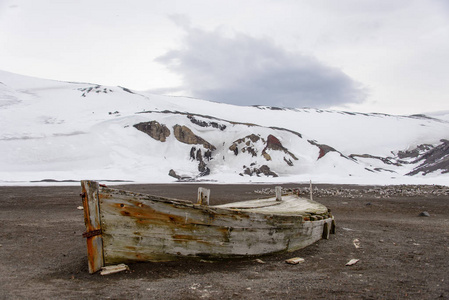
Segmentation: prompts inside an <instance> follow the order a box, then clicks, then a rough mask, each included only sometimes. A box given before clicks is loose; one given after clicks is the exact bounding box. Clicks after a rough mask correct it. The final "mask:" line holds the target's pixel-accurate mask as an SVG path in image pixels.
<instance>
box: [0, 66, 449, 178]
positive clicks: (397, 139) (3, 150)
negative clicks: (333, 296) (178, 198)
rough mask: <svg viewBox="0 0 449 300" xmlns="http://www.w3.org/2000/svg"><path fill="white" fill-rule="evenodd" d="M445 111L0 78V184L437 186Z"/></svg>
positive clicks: (442, 168)
mask: <svg viewBox="0 0 449 300" xmlns="http://www.w3.org/2000/svg"><path fill="white" fill-rule="evenodd" d="M447 115H448V114H447V112H442V113H439V114H438V113H435V114H432V116H431V117H429V116H424V115H415V116H391V115H385V114H362V113H352V112H342V111H327V110H317V109H281V108H273V107H265V106H259V107H240V106H233V105H228V104H222V103H214V102H210V101H204V100H198V99H192V98H185V97H170V96H158V95H152V94H148V93H143V92H136V91H131V90H129V89H126V88H122V87H108V86H100V85H97V84H90V83H67V82H57V81H51V80H43V79H36V78H31V77H26V76H21V75H16V74H12V73H8V72H3V71H0V128H1V129H0V184H25V183H27V182H30V181H41V180H44V179H54V180H79V179H98V180H129V181H134V182H172V181H176V180H210V181H218V182H250V181H251V182H268V181H271V182H304V181H308V180H310V179H311V180H313V181H314V182H329V183H331V182H332V183H373V184H386V183H417V182H422V183H437V184H447V182H448V179H449V142H448V141H447V140H446V139H449V120H448V118H447ZM169 174H170V175H169Z"/></svg>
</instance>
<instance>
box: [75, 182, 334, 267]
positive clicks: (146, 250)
mask: <svg viewBox="0 0 449 300" xmlns="http://www.w3.org/2000/svg"><path fill="white" fill-rule="evenodd" d="M82 184H83V190H84V189H85V186H87V187H91V186H93V187H97V188H98V195H95V193H92V192H90V193H89V192H88V190H89V189H86V190H87V192H86V198H92V199H91V200H85V201H84V202H86V203H90V202H95V201H97V203H98V210H99V211H98V220H100V219H99V218H100V216H101V224H100V223H99V225H101V226H97V227H100V228H95V229H94V228H93V227H95V226H92V225H91V223H90V222H86V229H87V231H89V230H96V229H101V230H102V234H101V236H95V237H92V238H90V239H93V238H99V239H100V240H101V241H102V245H101V247H102V252H101V254H102V255H101V259H103V261H102V262H101V263H100V264H101V265H100V266H99V267H98V268H100V267H102V266H104V265H110V264H116V263H121V262H132V261H169V260H176V259H178V258H180V257H204V256H207V257H210V258H230V257H242V256H257V255H262V254H268V253H277V252H282V251H294V250H297V249H300V248H303V247H306V246H308V245H310V244H312V243H314V242H316V241H317V240H319V239H321V238H327V237H328V234H329V233H332V230H334V228H335V223H334V220H333V217H332V215H331V214H330V212H329V211H328V209H327V208H326V207H325V206H323V205H321V204H319V203H316V202H314V201H311V200H309V199H303V198H299V197H298V196H297V195H284V196H283V197H282V199H281V200H280V201H279V200H278V199H277V197H273V198H270V199H262V200H253V201H245V202H237V203H231V204H226V205H217V206H208V205H203V204H207V203H206V202H203V199H204V198H203V197H201V198H200V199H201V200H202V201H201V202H200V203H199V204H192V203H191V202H189V201H184V200H177V199H171V198H163V197H158V196H150V195H144V194H138V193H133V192H126V191H121V190H117V189H111V188H107V187H101V186H100V187H98V185H97V184H96V183H95V182H91V181H83V183H82ZM201 193H204V190H203V191H201ZM198 194H199V196H200V191H199V192H198ZM208 199H209V194H207V200H208ZM85 212H86V214H85V219H89V218H91V217H90V215H89V214H90V212H93V213H95V211H94V210H93V209H90V210H87V209H86V207H85ZM312 220H313V221H312ZM88 227H89V228H88ZM90 227H92V228H90ZM88 240H89V239H88ZM89 247H91V246H89V244H88V255H89V271H91V267H90V264H91V260H92V262H94V261H95V263H97V264H98V261H99V260H98V257H100V255H99V252H98V251H97V252H95V251H92V250H89ZM91 255H92V256H93V258H91V257H90V256H91ZM93 270H98V269H97V267H92V271H93ZM93 272H95V271H93Z"/></svg>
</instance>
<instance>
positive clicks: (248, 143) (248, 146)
mask: <svg viewBox="0 0 449 300" xmlns="http://www.w3.org/2000/svg"><path fill="white" fill-rule="evenodd" d="M259 140H262V142H263V143H265V139H263V138H261V137H260V136H259V135H255V134H250V135H248V136H245V137H244V138H241V139H238V140H235V141H234V142H233V143H232V145H231V146H230V147H229V150H231V151H232V152H234V154H235V155H238V154H239V146H241V145H242V144H244V146H243V147H240V151H241V152H242V153H248V154H251V156H252V157H255V156H257V149H256V147H255V145H254V144H255V143H256V142H258V141H259Z"/></svg>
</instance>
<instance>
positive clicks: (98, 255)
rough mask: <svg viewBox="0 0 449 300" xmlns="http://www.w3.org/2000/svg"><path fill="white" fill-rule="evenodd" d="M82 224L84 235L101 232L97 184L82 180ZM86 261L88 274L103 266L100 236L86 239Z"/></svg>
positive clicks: (101, 239)
mask: <svg viewBox="0 0 449 300" xmlns="http://www.w3.org/2000/svg"><path fill="white" fill-rule="evenodd" d="M81 188H82V195H83V207H84V224H85V225H86V233H87V234H88V233H90V232H93V231H96V230H101V219H100V206H99V197H98V192H99V186H98V182H95V181H89V180H82V181H81ZM86 243H87V260H88V267H89V273H91V274H92V273H95V272H97V271H99V270H100V269H101V267H103V266H104V258H103V238H102V236H101V234H99V235H94V236H89V235H88V237H87V238H86Z"/></svg>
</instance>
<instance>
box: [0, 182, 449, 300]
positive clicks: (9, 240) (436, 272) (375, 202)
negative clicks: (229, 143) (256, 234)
mask: <svg viewBox="0 0 449 300" xmlns="http://www.w3.org/2000/svg"><path fill="white" fill-rule="evenodd" d="M197 187H198V184H171V185H131V186H127V187H125V188H126V189H128V190H133V191H138V192H144V193H149V194H156V195H164V196H171V197H175V198H182V199H188V200H192V201H193V200H194V199H195V197H196V189H197ZM266 187H273V185H266V186H265V185H210V188H211V189H212V192H211V202H212V203H211V204H219V203H225V202H230V200H231V201H232V200H235V201H236V200H246V199H251V198H257V197H260V195H258V194H255V193H254V191H255V190H259V189H262V188H266ZM326 187H333V188H335V187H336V186H319V188H326ZM121 188H123V187H121ZM351 188H362V187H354V186H353V187H351ZM79 193H80V188H78V187H0V299H48V298H58V299H88V298H112V299H139V298H144V299H209V298H214V299H230V298H239V299H257V298H260V299H303V298H312V299H351V298H352V299H378V298H381V299H449V196H447V195H446V196H444V195H440V196H434V195H427V196H420V197H390V198H379V197H378V195H364V196H363V197H360V198H346V197H345V198H342V197H336V196H332V197H321V198H318V199H315V200H317V201H319V202H321V203H323V204H325V205H326V206H328V207H329V208H331V209H332V212H333V214H334V216H335V218H336V221H337V233H336V234H335V235H331V238H330V239H329V240H321V241H319V242H318V243H316V244H314V245H312V246H309V247H307V248H305V249H301V250H298V251H296V252H293V253H285V254H279V255H273V256H265V257H261V259H262V260H263V261H264V262H265V263H263V264H262V263H258V262H256V261H255V260H254V259H253V258H251V259H243V260H231V261H219V262H214V263H211V262H206V261H193V260H183V261H177V262H169V263H139V264H132V265H130V268H131V271H129V272H122V273H118V274H113V275H109V276H100V275H99V274H94V275H89V273H88V271H87V258H86V247H85V241H84V239H83V238H82V236H81V235H82V233H83V232H84V229H85V228H84V221H83V211H82V210H78V209H77V206H79V205H81V198H80V197H79ZM423 211H427V212H429V214H430V217H420V216H418V215H419V214H420V213H421V212H423ZM354 239H358V240H359V242H360V248H356V247H355V246H354V244H353V241H354ZM291 257H302V258H304V259H305V262H304V263H302V264H299V265H288V264H286V263H285V262H284V261H285V259H287V258H291ZM352 258H356V259H359V262H358V263H357V264H355V265H353V266H345V264H346V263H347V262H348V261H349V260H350V259H352Z"/></svg>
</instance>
